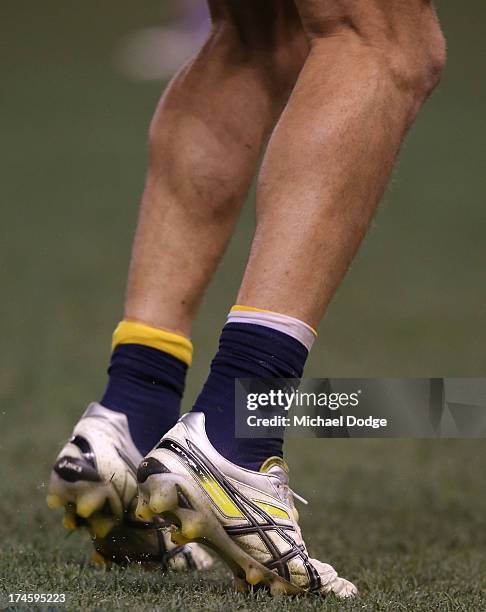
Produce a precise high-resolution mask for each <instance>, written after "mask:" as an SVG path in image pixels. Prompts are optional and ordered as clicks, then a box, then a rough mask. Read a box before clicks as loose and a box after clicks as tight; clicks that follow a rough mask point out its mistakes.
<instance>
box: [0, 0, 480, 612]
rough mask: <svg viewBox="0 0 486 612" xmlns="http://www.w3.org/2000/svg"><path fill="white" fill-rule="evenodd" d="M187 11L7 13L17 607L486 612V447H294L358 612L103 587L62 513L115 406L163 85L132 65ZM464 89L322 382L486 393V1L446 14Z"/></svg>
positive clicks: (365, 262)
mask: <svg viewBox="0 0 486 612" xmlns="http://www.w3.org/2000/svg"><path fill="white" fill-rule="evenodd" d="M170 4H171V3H169V2H165V3H160V2H155V0H146V1H145V2H144V3H143V8H140V7H138V6H136V5H135V4H134V3H130V2H126V1H124V0H122V1H118V2H114V0H111V1H109V2H105V3H95V2H94V1H93V0H86V1H85V2H83V3H75V2H73V1H72V0H64V1H62V2H61V0H56V1H54V0H46V1H44V2H42V3H32V2H27V0H15V1H14V0H5V1H4V2H3V3H2V19H1V21H0V28H1V31H0V37H1V40H2V43H3V47H4V49H5V50H6V51H5V52H4V53H2V54H0V67H1V74H2V97H1V102H0V103H1V111H2V112H1V113H0V133H1V134H2V147H1V149H0V155H1V156H2V164H1V167H2V170H3V172H2V181H1V182H0V195H1V202H2V208H1V210H2V217H1V222H0V250H1V260H0V261H1V267H0V276H1V284H0V287H1V300H0V312H1V317H0V324H1V338H2V351H1V354H0V592H11V591H18V590H20V589H22V590H23V591H26V592H65V593H67V594H68V595H69V597H70V599H69V605H68V609H69V610H88V609H90V610H92V609H98V610H118V609H125V608H127V609H128V608H131V609H133V610H152V609H160V610H167V611H171V610H181V611H182V610H224V611H225V612H228V611H230V610H249V611H253V610H261V609H262V608H263V607H264V608H265V610H266V611H268V612H271V611H273V610H275V611H277V610H335V609H336V610H337V609H340V610H341V609H342V610H347V609H349V610H367V611H375V610H393V611H394V610H412V611H415V610H417V611H420V610H423V611H437V612H443V611H447V610H465V611H468V612H469V611H471V612H476V611H480V610H486V552H485V551H486V529H485V517H486V493H485V490H486V486H485V476H484V474H485V470H484V468H485V465H486V444H485V443H484V442H483V441H480V440H478V441H460V440H456V441H448V440H442V441H428V440H422V441H407V440H401V441H398V440H376V441H367V440H311V441H309V440H307V439H306V440H305V443H304V442H303V441H299V440H295V439H293V440H290V441H289V444H288V460H289V462H290V464H291V466H292V470H293V471H292V485H293V487H294V488H295V489H296V490H297V491H298V492H299V493H301V494H302V495H303V496H304V497H306V498H308V499H309V500H310V506H309V507H308V508H306V509H304V510H303V511H302V523H303V528H304V531H305V533H306V534H307V540H308V542H309V544H310V549H311V552H312V553H313V554H314V555H316V556H319V557H321V558H323V559H326V560H331V561H332V562H333V563H334V564H335V565H336V567H337V568H338V569H339V570H341V571H342V572H343V574H344V575H345V576H347V577H349V578H350V579H352V580H354V581H356V583H357V584H358V586H359V587H360V589H361V596H360V598H359V599H358V600H356V601H355V602H352V603H338V602H336V601H335V600H332V599H327V600H321V599H318V598H315V597H305V598H300V599H297V600H295V599H294V600H283V601H282V600H271V599H270V598H269V597H268V596H267V595H265V594H263V593H258V594H253V595H249V596H243V595H235V594H233V593H232V592H231V590H230V587H231V579H230V577H229V575H228V573H227V572H226V570H224V568H222V567H221V566H218V567H217V568H216V569H215V570H214V571H212V572H211V573H210V574H209V575H208V576H203V575H199V576H195V577H188V576H185V575H171V576H164V575H161V574H159V573H152V574H147V573H144V572H142V571H139V570H138V569H137V568H130V569H128V570H119V569H118V570H117V569H116V570H113V571H111V572H109V573H103V572H101V573H100V572H98V571H95V570H94V569H92V568H91V567H90V565H89V557H90V547H89V543H88V542H87V537H86V536H85V537H82V535H81V534H74V535H72V536H70V537H66V533H65V532H64V531H63V530H62V527H61V525H60V517H59V516H57V515H55V514H53V513H51V512H50V511H48V509H47V508H46V506H45V503H44V497H45V493H46V482H47V480H48V477H49V471H50V466H51V463H52V461H53V458H54V456H55V454H56V452H57V450H58V448H59V446H60V444H61V443H62V441H63V440H64V439H65V438H66V437H67V436H68V435H69V433H70V430H71V427H72V425H73V423H74V422H75V420H76V418H77V417H78V415H79V414H80V412H81V411H82V409H83V406H84V404H86V403H87V402H88V401H90V400H92V399H96V398H98V397H99V395H100V393H101V391H102V388H103V384H104V381H105V368H106V364H107V359H108V356H109V342H110V335H111V331H112V329H113V327H114V325H115V324H116V323H117V321H118V320H119V318H120V316H121V310H122V299H123V288H124V282H125V272H126V267H127V262H128V257H129V251H130V242H131V237H132V235H133V230H134V224H135V220H136V212H137V203H138V199H139V194H140V191H141V188H142V185H143V178H144V167H145V137H146V128H147V124H148V121H149V118H150V114H151V111H152V109H153V107H154V105H155V103H156V100H157V98H158V95H159V91H160V88H161V85H160V84H157V83H155V84H154V83H149V84H137V83H132V82H129V81H127V80H125V79H124V78H123V77H122V76H120V75H119V74H118V73H117V72H116V70H115V69H114V68H113V61H112V57H113V53H114V50H115V49H116V47H117V45H118V44H119V41H120V40H121V38H122V36H123V35H124V34H125V33H126V32H129V31H130V30H132V29H134V28H137V27H141V26H150V25H154V24H155V25H156V24H158V23H159V22H160V21H161V20H162V19H163V18H164V17H165V16H166V11H167V7H168V6H169V5H170ZM438 4H439V12H440V14H441V17H442V18H443V22H444V27H445V30H446V34H447V36H448V39H449V64H448V68H447V72H446V75H445V78H444V82H443V85H442V86H441V89H440V91H439V92H438V93H437V94H436V96H435V97H434V99H433V100H432V101H431V102H430V103H429V104H428V105H427V107H426V109H425V110H424V112H423V114H422V116H421V118H420V120H419V121H418V123H417V125H416V127H415V128H414V130H413V131H412V133H411V134H410V137H409V139H408V140H407V144H406V145H405V147H404V150H403V153H402V156H401V162H400V167H399V169H398V171H397V172H396V174H395V177H394V179H393V182H392V185H391V187H390V190H389V192H388V194H387V197H386V200H385V202H384V204H383V205H382V207H381V209H380V212H379V214H378V216H377V218H376V221H375V222H374V225H373V228H372V231H371V232H370V235H369V237H368V239H367V241H366V244H365V245H364V247H363V249H362V250H361V252H360V254H359V257H358V259H357V261H356V262H355V264H354V265H353V268H352V270H351V271H350V273H349V275H348V277H347V279H346V281H345V283H344V285H343V286H342V288H341V289H340V291H339V293H338V295H337V297H336V300H335V301H334V302H333V305H332V307H331V309H330V312H329V314H328V316H327V318H326V321H325V322H324V324H323V326H322V328H321V331H320V342H319V343H318V345H317V346H316V348H315V350H314V351H313V355H312V358H311V360H310V363H309V367H308V369H307V375H308V376H314V377H319V376H335V377H345V376H350V377H365V376H382V377H386V376H389V377H393V376H402V377H405V376H430V375H437V376H451V375H455V376H474V375H476V376H484V364H485V346H486V342H485V340H486V337H485V332H484V330H485V329H486V308H485V306H484V305H485V304H486V283H484V261H485V260H486V242H485V240H484V228H485V224H486V207H485V206H484V193H485V192H486V189H485V187H486V185H485V177H486V172H485V168H484V159H485V152H486V151H485V144H484V143H485V139H484V128H485V123H486V119H485V116H484V103H483V101H484V96H485V95H486V82H485V81H484V79H482V78H480V76H481V75H480V74H479V72H480V71H479V68H478V61H477V58H480V57H482V56H484V52H485V46H486V43H485V41H484V36H483V33H482V30H481V24H482V23H484V19H485V17H486V9H485V7H484V4H483V3H482V2H480V0H471V1H470V2H468V4H467V7H461V11H462V12H461V14H458V13H459V11H458V8H457V3H454V2H452V1H448V0H447V1H446V0H444V1H443V2H439V3H438ZM252 228H253V212H252V202H251V201H250V202H249V203H248V206H247V207H246V209H245V212H244V214H243V216H242V219H241V222H240V224H239V227H238V231H237V234H236V236H235V239H234V240H233V243H232V245H231V248H230V250H229V252H228V254H227V257H226V259H225V262H224V264H223V265H222V266H221V269H220V271H219V274H218V277H217V279H216V280H215V281H214V283H213V284H212V286H211V288H210V290H209V292H208V295H207V299H206V301H205V303H204V306H203V308H202V311H201V315H200V318H199V320H198V322H197V324H196V327H195V330H194V338H193V339H194V343H195V346H196V359H195V364H194V367H193V368H192V371H191V375H190V379H189V384H188V390H187V399H186V403H185V405H186V407H189V405H190V402H191V400H192V399H193V398H194V396H195V394H196V393H197V391H198V389H199V388H200V386H201V384H202V382H203V380H204V377H205V375H206V371H207V367H208V362H209V359H210V357H211V354H212V353H213V352H214V349H215V346H216V342H217V337H218V330H219V327H220V326H221V324H222V322H223V320H224V316H225V313H226V311H227V309H228V307H229V306H230V305H231V304H232V303H233V299H234V295H235V292H236V287H237V285H238V281H239V278H240V276H241V272H242V269H243V266H244V263H245V260H246V256H247V252H248V245H249V241H250V238H251V232H252Z"/></svg>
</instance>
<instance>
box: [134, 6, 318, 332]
mask: <svg viewBox="0 0 486 612" xmlns="http://www.w3.org/2000/svg"><path fill="white" fill-rule="evenodd" d="M210 8H211V12H212V18H213V28H212V33H211V35H210V37H209V39H208V41H207V43H206V44H205V45H204V47H203V48H202V50H201V51H200V53H199V54H198V55H197V56H196V57H195V58H194V59H193V60H192V61H190V62H189V63H188V64H187V65H186V66H185V67H184V68H182V70H181V71H180V72H179V74H178V75H177V76H176V77H175V79H174V80H173V82H172V83H171V85H170V86H169V88H168V89H167V91H166V93H165V95H164V96H163V97H162V100H161V102H160V104H159V107H158V109H157V111H156V113H155V117H154V119H153V121H152V125H151V129H150V167H149V172H148V177H147V182H146V188H145V192H144V195H143V199H142V205H141V211H140V218H139V224H138V229H137V233H136V238H135V244H134V248H133V255H132V261H131V265H130V273H129V280H128V290H127V298H126V307H125V318H126V319H128V320H134V321H139V322H142V323H146V324H148V325H153V326H156V327H165V328H169V329H172V330H174V331H178V332H180V333H182V334H185V335H189V333H190V327H191V323H192V320H193V317H194V315H195V312H196V310H197V307H198V305H199V303H200V301H201V299H202V295H203V292H204V289H205V288H206V285H207V284H208V282H209V280H210V278H211V276H212V274H213V272H214V270H215V268H216V266H217V264H218V261H219V260H220V258H221V256H222V254H223V252H224V249H225V247H226V245H227V242H228V240H229V238H230V235H231V233H232V230H233V227H234V224H235V222H236V220H237V217H238V214H239V211H240V208H241V205H242V202H243V201H244V198H245V195H246V193H247V190H248V187H249V185H250V182H251V180H252V177H253V175H254V173H255V170H256V165H257V162H258V159H259V156H260V154H261V149H262V145H263V143H264V142H265V140H266V138H267V136H268V134H269V132H270V130H271V129H272V127H273V126H274V124H275V121H276V120H277V118H278V116H279V114H280V112H281V110H282V108H283V106H284V104H285V102H286V100H287V98H288V95H289V93H290V91H291V89H292V87H293V85H294V83H295V80H296V78H297V75H298V73H299V71H300V69H301V67H302V63H303V61H304V59H305V57H306V55H307V52H308V46H307V41H306V39H305V37H304V35H303V31H302V27H301V24H300V21H299V20H298V17H297V18H296V9H295V6H294V4H293V2H292V0H265V3H264V6H263V7H262V4H261V2H260V1H259V0H245V2H244V3H241V2H239V0H211V1H210Z"/></svg>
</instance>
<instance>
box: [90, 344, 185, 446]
mask: <svg viewBox="0 0 486 612" xmlns="http://www.w3.org/2000/svg"><path fill="white" fill-rule="evenodd" d="M186 372H187V365H186V364H185V363H183V362H182V361H180V360H179V359H177V358H175V357H173V356H172V355H169V354H168V353H165V352H163V351H159V350H157V349H154V348H151V347H149V346H143V345H141V344H120V345H118V346H117V347H116V348H115V350H114V351H113V354H112V356H111V363H110V367H109V369H108V374H109V381H108V385H107V387H106V390H105V393H104V395H103V397H102V399H101V404H102V405H103V406H105V408H109V409H110V410H115V411H116V412H121V413H122V414H125V415H126V417H127V419H128V426H129V429H130V434H131V436H132V438H133V441H134V443H135V446H136V447H137V448H138V450H139V451H140V452H141V453H142V455H146V454H147V453H148V452H149V451H150V450H151V449H152V448H153V447H154V446H155V444H157V442H158V441H159V440H160V438H161V437H162V436H163V435H164V434H165V433H167V431H169V429H170V428H171V427H173V426H174V425H175V423H176V422H177V420H178V418H179V410H180V404H181V398H182V394H183V392H184V385H185V379H186Z"/></svg>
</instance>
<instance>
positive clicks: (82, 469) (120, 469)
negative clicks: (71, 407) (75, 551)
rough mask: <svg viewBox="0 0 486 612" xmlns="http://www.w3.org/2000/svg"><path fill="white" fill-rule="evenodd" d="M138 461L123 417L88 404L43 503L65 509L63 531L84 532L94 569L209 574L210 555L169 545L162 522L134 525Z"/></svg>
mask: <svg viewBox="0 0 486 612" xmlns="http://www.w3.org/2000/svg"><path fill="white" fill-rule="evenodd" d="M141 460H142V456H141V454H140V453H139V452H138V450H137V448H136V447H135V445H134V443H133V440H132V438H131V436H130V433H129V430H128V423H127V418H126V416H125V415H124V414H121V413H118V412H114V411H113V410H108V409H107V408H104V407H103V406H101V405H100V404H97V403H92V404H90V405H89V406H88V408H87V410H86V411H85V413H84V414H83V416H82V417H81V420H80V421H79V422H78V424H77V425H76V427H75V428H74V431H73V434H72V437H71V439H70V440H69V441H68V442H67V444H66V445H65V446H64V448H63V449H62V450H61V452H60V453H59V455H58V457H57V460H56V462H55V464H54V468H53V470H52V474H51V480H50V484H49V489H48V491H49V492H48V495H47V504H48V506H49V507H50V508H53V509H55V508H62V507H64V508H65V515H64V521H63V522H64V526H65V527H66V529H70V530H73V529H76V528H77V527H87V528H88V530H89V532H90V534H91V537H92V540H93V545H94V548H95V555H94V560H95V561H96V562H97V563H98V564H107V565H109V564H110V563H111V562H115V563H121V564H126V563H129V562H140V563H143V564H144V565H145V566H148V567H150V566H154V567H155V566H158V567H162V568H164V569H167V568H170V569H177V570H185V569H196V570H203V569H208V568H209V567H210V566H211V565H212V558H211V557H210V555H209V554H208V553H207V552H206V551H204V549H203V548H202V547H200V546H198V545H197V544H196V545H192V546H176V545H174V543H173V542H172V541H171V538H170V533H169V525H168V524H167V523H165V521H163V520H161V519H159V518H157V517H156V519H155V520H154V521H146V522H140V521H137V520H136V518H135V514H134V509H135V508H136V495H137V481H136V470H137V466H138V464H139V463H140V461H141Z"/></svg>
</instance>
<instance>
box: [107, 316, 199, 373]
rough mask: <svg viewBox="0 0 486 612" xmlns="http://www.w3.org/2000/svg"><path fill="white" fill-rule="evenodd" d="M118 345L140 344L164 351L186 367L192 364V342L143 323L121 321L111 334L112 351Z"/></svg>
mask: <svg viewBox="0 0 486 612" xmlns="http://www.w3.org/2000/svg"><path fill="white" fill-rule="evenodd" d="M119 344H142V345H143V346H149V347H151V348H154V349H157V350H159V351H164V353H168V354H169V355H172V356H173V357H175V358H176V359H179V360H180V361H182V362H184V363H185V364H187V365H188V366H190V365H191V363H192V352H193V348H192V342H191V341H190V340H189V338H186V337H185V336H181V335H180V334H176V333H174V332H171V331H168V330H166V329H161V328H159V327H151V326H150V325H145V324H144V323H135V322H133V321H121V322H120V323H119V324H118V326H117V328H116V329H115V332H114V333H113V342H112V345H111V348H112V350H114V349H115V347H117V346H118V345H119Z"/></svg>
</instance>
